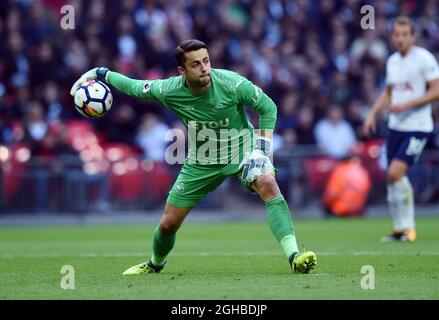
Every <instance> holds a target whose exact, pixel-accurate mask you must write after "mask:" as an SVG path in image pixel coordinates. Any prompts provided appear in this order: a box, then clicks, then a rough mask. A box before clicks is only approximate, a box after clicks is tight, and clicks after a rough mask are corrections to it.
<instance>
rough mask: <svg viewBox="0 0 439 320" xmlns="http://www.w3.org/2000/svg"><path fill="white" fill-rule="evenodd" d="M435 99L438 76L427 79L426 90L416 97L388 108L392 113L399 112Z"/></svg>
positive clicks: (438, 84) (437, 92)
mask: <svg viewBox="0 0 439 320" xmlns="http://www.w3.org/2000/svg"><path fill="white" fill-rule="evenodd" d="M436 100H439V78H438V79H434V80H431V81H429V82H428V90H427V92H425V94H424V95H422V96H421V97H419V98H418V99H415V100H412V101H408V102H405V103H400V104H393V105H391V106H390V107H389V110H390V111H391V112H394V113H399V112H403V111H406V110H410V109H414V108H417V107H420V106H423V105H426V104H429V103H431V102H433V101H436Z"/></svg>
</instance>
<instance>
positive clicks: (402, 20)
mask: <svg viewBox="0 0 439 320" xmlns="http://www.w3.org/2000/svg"><path fill="white" fill-rule="evenodd" d="M395 25H402V26H409V27H410V31H411V33H412V34H415V24H414V22H413V20H412V19H410V18H409V17H407V16H399V17H397V18H396V19H395V20H394V21H393V27H392V31H393V29H394V28H395Z"/></svg>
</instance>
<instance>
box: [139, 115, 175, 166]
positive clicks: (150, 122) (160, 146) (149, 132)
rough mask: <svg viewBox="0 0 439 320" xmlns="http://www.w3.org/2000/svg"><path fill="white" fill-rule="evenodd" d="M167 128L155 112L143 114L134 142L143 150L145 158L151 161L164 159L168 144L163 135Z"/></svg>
mask: <svg viewBox="0 0 439 320" xmlns="http://www.w3.org/2000/svg"><path fill="white" fill-rule="evenodd" d="M169 129H170V128H169V127H168V126H167V125H166V124H165V123H163V122H161V121H160V120H159V118H158V117H157V116H156V115H155V114H153V113H148V114H146V115H144V116H143V118H142V122H141V124H140V126H139V129H138V132H137V136H136V143H137V144H138V145H139V146H140V148H141V149H142V150H143V155H144V156H145V157H146V158H148V159H151V160H153V161H159V162H162V161H164V159H165V152H166V147H167V145H168V142H167V141H166V140H165V136H166V133H167V132H168V130H169Z"/></svg>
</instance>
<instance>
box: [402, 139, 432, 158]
mask: <svg viewBox="0 0 439 320" xmlns="http://www.w3.org/2000/svg"><path fill="white" fill-rule="evenodd" d="M426 143H427V139H426V138H424V139H416V138H415V137H411V138H410V141H409V146H408V147H407V149H406V150H405V154H406V155H408V156H418V157H419V156H420V155H421V153H422V150H423V149H424V147H425V144H426Z"/></svg>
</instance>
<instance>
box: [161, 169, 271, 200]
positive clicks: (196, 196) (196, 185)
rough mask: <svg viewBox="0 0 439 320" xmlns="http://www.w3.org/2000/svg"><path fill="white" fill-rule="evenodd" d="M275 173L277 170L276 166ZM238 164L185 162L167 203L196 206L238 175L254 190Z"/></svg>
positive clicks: (244, 183) (242, 181)
mask: <svg viewBox="0 0 439 320" xmlns="http://www.w3.org/2000/svg"><path fill="white" fill-rule="evenodd" d="M271 170H272V172H273V173H276V172H277V169H275V168H274V166H272V167H271ZM241 171H242V170H241V169H239V165H238V164H228V165H223V164H219V165H200V164H189V163H185V164H184V165H183V167H182V168H181V171H180V173H179V175H178V177H177V180H176V181H175V183H174V185H173V186H172V189H171V191H170V192H169V196H168V199H167V200H166V202H167V203H169V204H171V205H173V206H175V207H177V208H189V207H194V206H196V205H197V204H198V203H199V202H200V201H201V200H203V199H204V198H205V197H206V196H207V194H208V193H209V192H212V191H214V190H215V189H216V188H217V187H218V186H219V185H220V184H221V183H222V182H223V181H224V180H225V179H226V178H227V177H230V176H234V177H237V178H238V179H239V180H240V181H241V183H242V184H243V185H245V186H246V187H247V188H248V189H250V190H251V191H252V192H254V190H253V189H252V187H251V183H250V182H248V181H244V180H242V179H241Z"/></svg>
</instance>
